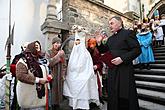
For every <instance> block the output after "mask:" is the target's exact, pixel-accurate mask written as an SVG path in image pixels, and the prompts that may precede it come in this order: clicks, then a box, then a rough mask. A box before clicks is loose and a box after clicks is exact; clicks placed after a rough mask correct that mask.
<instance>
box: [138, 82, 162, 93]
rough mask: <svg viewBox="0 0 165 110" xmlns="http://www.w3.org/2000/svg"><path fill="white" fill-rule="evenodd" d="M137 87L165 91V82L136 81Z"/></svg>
mask: <svg viewBox="0 0 165 110" xmlns="http://www.w3.org/2000/svg"><path fill="white" fill-rule="evenodd" d="M136 86H137V88H141V89H147V90H155V91H160V92H165V83H158V82H148V81H136Z"/></svg>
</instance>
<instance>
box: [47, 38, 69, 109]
mask: <svg viewBox="0 0 165 110" xmlns="http://www.w3.org/2000/svg"><path fill="white" fill-rule="evenodd" d="M60 47H61V39H60V38H59V37H54V38H53V39H52V47H51V49H49V50H48V51H47V53H46V57H47V58H48V60H49V68H50V71H51V74H52V76H53V80H52V82H51V108H52V110H59V109H60V103H61V102H62V100H63V96H62V94H63V81H64V80H65V73H66V66H67V65H66V60H65V53H64V51H63V50H61V49H60Z"/></svg>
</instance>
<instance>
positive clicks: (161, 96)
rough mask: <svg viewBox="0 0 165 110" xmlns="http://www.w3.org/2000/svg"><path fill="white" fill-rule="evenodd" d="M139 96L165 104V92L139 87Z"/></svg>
mask: <svg viewBox="0 0 165 110" xmlns="http://www.w3.org/2000/svg"><path fill="white" fill-rule="evenodd" d="M137 93H138V98H139V99H142V100H145V101H150V102H153V103H157V104H161V105H165V93H164V92H158V91H153V90H146V89H141V88H137Z"/></svg>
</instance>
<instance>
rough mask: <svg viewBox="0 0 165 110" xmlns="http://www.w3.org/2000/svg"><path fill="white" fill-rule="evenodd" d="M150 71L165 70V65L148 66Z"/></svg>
mask: <svg viewBox="0 0 165 110" xmlns="http://www.w3.org/2000/svg"><path fill="white" fill-rule="evenodd" d="M150 68H151V69H165V64H150Z"/></svg>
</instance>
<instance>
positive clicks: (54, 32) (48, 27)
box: [41, 0, 68, 50]
mask: <svg viewBox="0 0 165 110" xmlns="http://www.w3.org/2000/svg"><path fill="white" fill-rule="evenodd" d="M61 30H68V26H67V25H66V23H64V22H60V21H58V19H57V16H56V0H49V2H48V5H47V16H46V19H45V22H44V23H43V24H42V25H41V31H42V33H43V34H44V36H45V50H48V49H49V48H50V46H51V41H52V39H53V38H54V37H57V36H58V34H61Z"/></svg>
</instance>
